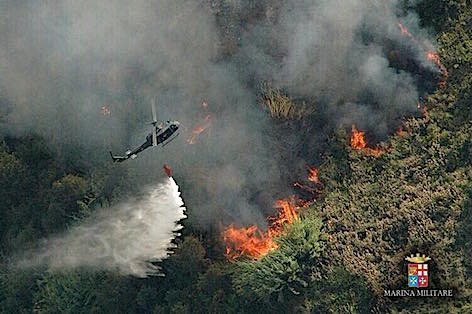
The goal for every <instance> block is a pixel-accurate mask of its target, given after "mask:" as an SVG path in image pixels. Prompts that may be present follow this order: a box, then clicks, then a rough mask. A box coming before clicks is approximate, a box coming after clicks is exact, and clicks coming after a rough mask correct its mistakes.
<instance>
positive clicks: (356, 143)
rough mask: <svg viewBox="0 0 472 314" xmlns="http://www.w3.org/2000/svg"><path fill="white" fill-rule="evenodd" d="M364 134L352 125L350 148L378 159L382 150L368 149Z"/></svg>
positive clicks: (377, 148) (376, 148)
mask: <svg viewBox="0 0 472 314" xmlns="http://www.w3.org/2000/svg"><path fill="white" fill-rule="evenodd" d="M364 134H365V133H364V132H362V131H359V130H358V129H356V126H355V125H354V124H353V125H352V129H351V148H352V149H355V150H360V151H362V152H364V153H365V154H366V155H368V156H373V157H378V156H380V155H382V153H383V150H382V149H381V148H379V147H374V148H370V147H367V142H366V140H365V137H364Z"/></svg>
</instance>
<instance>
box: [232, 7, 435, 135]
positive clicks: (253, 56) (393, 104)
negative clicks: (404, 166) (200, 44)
mask: <svg viewBox="0 0 472 314" xmlns="http://www.w3.org/2000/svg"><path fill="white" fill-rule="evenodd" d="M238 3H239V4H241V3H242V1H239V2H238ZM264 3H266V5H265V7H264V8H263V9H262V10H263V11H264V12H265V14H263V16H265V18H262V19H261V20H262V22H255V23H254V24H253V25H249V26H248V27H247V29H246V30H243V31H241V32H240V33H239V35H240V36H241V40H240V44H241V48H240V49H239V51H238V52H236V58H238V60H239V61H240V62H243V60H245V63H248V64H249V66H248V67H247V68H244V69H245V70H248V71H249V72H246V73H243V76H245V77H246V78H247V79H248V80H254V78H255V80H256V81H257V80H266V81H270V82H272V84H273V85H274V86H276V87H278V88H280V89H282V90H284V91H286V92H287V93H288V94H289V95H291V96H292V97H295V98H301V99H305V100H307V101H308V102H309V103H311V104H312V105H313V106H314V107H315V109H316V110H318V111H321V112H324V113H327V115H325V117H326V116H329V117H331V118H330V119H329V121H324V123H325V124H335V125H336V124H339V123H340V124H342V125H346V126H350V124H352V123H356V124H358V125H360V126H361V127H362V128H363V129H367V130H368V131H369V132H370V133H374V134H375V135H379V136H385V135H386V134H387V133H388V132H389V131H391V130H392V127H393V125H394V124H395V123H398V119H399V118H401V117H403V116H406V115H411V114H414V113H418V109H417V107H416V103H417V101H418V99H419V97H420V96H422V95H421V94H422V92H424V91H420V90H419V89H418V80H419V79H420V76H419V75H418V73H411V72H409V69H406V68H399V67H395V66H394V65H393V63H395V62H397V63H398V62H399V60H396V59H395V56H396V55H400V56H401V58H404V59H407V60H412V61H413V62H416V63H417V64H419V65H420V66H421V67H423V72H427V71H431V70H433V67H434V65H433V63H432V62H431V61H428V60H427V59H426V57H425V54H424V49H425V47H427V48H429V49H433V48H432V47H433V45H432V44H431V42H430V40H428V38H429V37H430V36H429V35H428V33H427V32H426V31H425V30H422V29H420V27H419V19H418V16H417V15H416V14H415V13H413V12H404V11H403V10H402V9H401V2H400V1H374V0H370V1H364V0H362V1H361V0H348V1H345V0H317V1H288V2H278V1H266V2H264ZM248 6H249V4H248ZM237 11H238V12H241V15H240V18H241V19H244V18H243V17H242V16H244V15H247V14H248V12H246V10H245V8H244V6H243V7H241V6H240V7H239V9H238V10H237ZM229 23H235V20H234V19H233V20H232V21H231V20H230V21H229ZM399 23H401V25H403V26H405V27H406V28H408V29H409V30H410V32H411V33H412V34H413V36H414V39H412V38H410V37H408V36H405V35H404V34H402V33H401V32H400V31H399V26H398V25H399ZM434 71H436V72H437V69H434ZM318 123H319V121H318ZM322 123H323V121H322Z"/></svg>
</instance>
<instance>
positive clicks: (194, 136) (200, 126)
mask: <svg viewBox="0 0 472 314" xmlns="http://www.w3.org/2000/svg"><path fill="white" fill-rule="evenodd" d="M210 125H211V120H210V115H209V114H208V115H206V116H205V118H204V119H203V121H201V122H200V123H198V124H197V125H196V126H195V128H193V130H192V134H191V135H190V136H189V138H188V139H187V143H188V144H195V141H196V139H197V137H198V136H199V135H200V134H201V133H202V132H203V131H205V130H206V129H207V128H208V127H209V126H210Z"/></svg>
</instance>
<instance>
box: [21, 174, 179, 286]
mask: <svg viewBox="0 0 472 314" xmlns="http://www.w3.org/2000/svg"><path fill="white" fill-rule="evenodd" d="M183 205H184V202H183V201H182V198H181V197H180V192H179V189H178V186H177V184H176V183H175V181H174V179H173V178H169V180H168V181H167V182H164V183H159V184H158V185H157V186H153V187H150V188H148V189H146V190H145V192H144V193H143V196H142V197H140V198H139V199H133V200H128V201H127V202H124V203H120V204H117V205H116V206H112V207H110V208H108V209H106V210H104V211H103V212H100V213H98V214H97V215H95V216H93V217H90V219H88V220H86V221H84V222H83V223H82V224H79V225H77V226H75V227H72V228H71V229H70V230H69V231H67V232H66V233H65V234H63V235H62V236H57V237H55V238H52V239H49V240H46V241H45V243H44V244H43V245H42V246H41V249H40V250H39V252H35V253H32V252H30V253H29V254H28V255H29V256H28V257H27V258H23V260H22V261H21V262H20V263H19V264H20V266H21V267H30V266H36V265H41V264H47V265H48V266H49V268H50V269H52V270H54V269H56V270H57V269H65V268H73V267H80V266H87V267H93V268H96V269H107V270H118V271H119V272H120V273H122V274H129V275H134V276H137V277H147V276H149V275H155V274H157V273H158V272H159V267H158V266H156V265H154V264H152V262H156V261H160V260H162V259H164V258H166V257H167V256H168V255H169V253H170V252H169V249H170V248H171V247H173V246H174V244H173V243H172V240H173V239H174V238H175V236H176V235H177V234H176V231H178V230H179V229H181V228H182V226H181V225H180V224H179V223H178V221H179V220H181V219H183V218H185V217H186V216H185V214H184V211H185V207H184V206H183Z"/></svg>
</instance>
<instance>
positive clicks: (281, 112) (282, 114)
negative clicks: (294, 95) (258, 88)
mask: <svg viewBox="0 0 472 314" xmlns="http://www.w3.org/2000/svg"><path fill="white" fill-rule="evenodd" d="M260 103H261V105H262V106H263V107H265V108H267V110H268V111H269V114H270V116H271V117H272V118H279V119H296V120H301V119H303V117H305V116H308V115H310V114H311V113H313V110H311V109H310V108H309V107H308V106H307V105H306V104H305V103H303V104H294V103H293V102H292V100H291V99H290V98H289V97H288V96H286V95H284V94H282V93H281V92H280V90H278V89H274V88H271V87H270V86H269V85H263V86H262V96H261V99H260Z"/></svg>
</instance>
